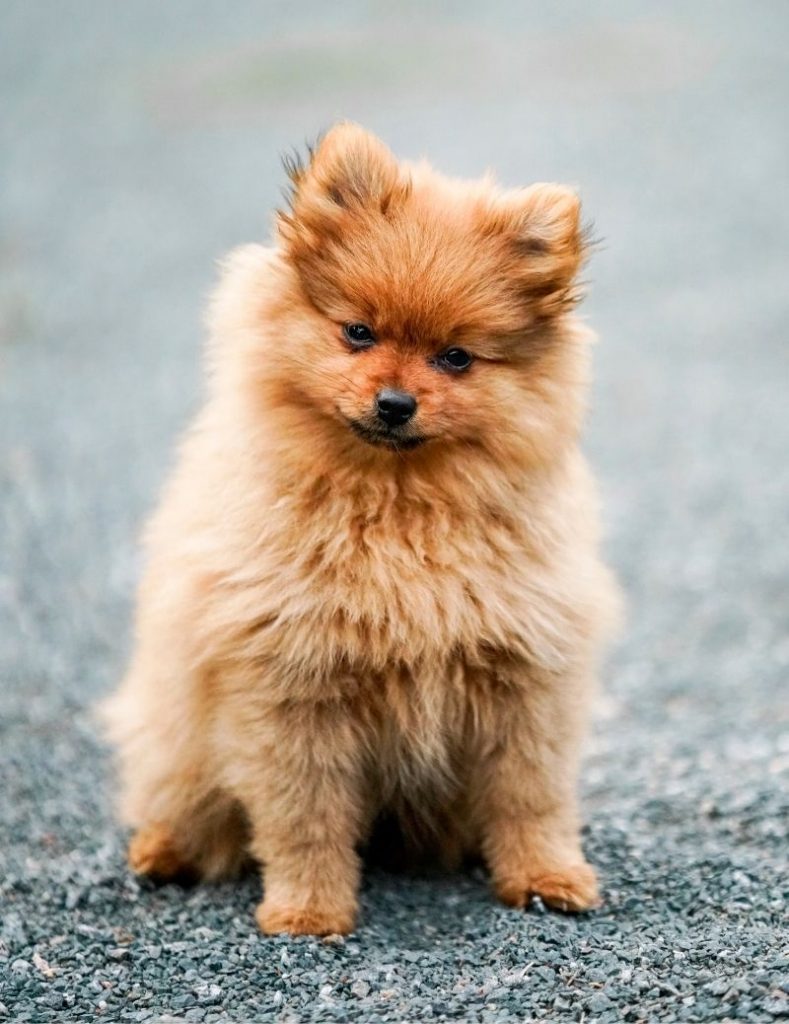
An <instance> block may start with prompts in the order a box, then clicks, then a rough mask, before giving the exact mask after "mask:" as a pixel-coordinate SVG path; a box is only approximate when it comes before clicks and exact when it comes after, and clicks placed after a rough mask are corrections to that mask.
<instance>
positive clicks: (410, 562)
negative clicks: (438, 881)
mask: <svg viewBox="0 0 789 1024" xmlns="http://www.w3.org/2000/svg"><path fill="white" fill-rule="evenodd" d="M288 170H289V172H290V176H291V179H292V183H293V190H292V195H291V199H290V208H289V210H288V211H287V212H283V213H280V215H279V219H278V231H277V239H276V244H275V246H274V247H273V248H263V247H261V246H258V245H250V246H247V247H244V248H242V249H239V250H238V251H236V252H234V253H233V254H232V255H231V256H230V258H229V259H228V260H227V263H226V265H225V268H224V274H223V280H222V282H221V284H220V286H219V289H218V291H217V293H216V296H215V299H214V302H213V305H212V308H211V316H210V325H211V343H210V347H209V353H208V367H209V395H208V399H207V402H206V405H205V407H204V409H203V410H202V412H201V413H200V415H199V416H198V418H197V421H196V422H195V424H194V425H193V426H192V428H191V430H190V431H189V433H188V434H187V436H186V439H185V442H184V444H183V447H182V450H181V454H180V460H179V463H178V467H177V469H176V471H175V474H174V476H173V478H172V480H171V481H170V483H169V486H168V487H167V490H166V492H165V496H164V500H163V502H162V505H161V507H160V509H159V511H158V512H157V514H156V515H155V517H154V519H153V522H152V523H151V525H150V528H149V531H148V535H147V550H148V568H147V572H146V575H145V578H144V580H143V583H142V586H141V589H140V596H139V609H138V620H137V648H136V652H135V654H134V659H133V663H132V665H131V668H130V670H129V673H128V676H127V677H126V680H125V682H124V683H123V685H122V687H121V689H120V691H119V692H118V693H117V694H116V695H115V696H114V697H112V698H111V699H110V701H109V703H108V705H107V708H106V714H107V719H108V721H109V723H110V728H111V734H112V736H113V738H114V740H115V741H116V743H117V744H118V745H119V748H120V761H121V773H122V801H121V808H122V815H123V818H124V820H125V821H126V822H128V823H129V824H131V825H133V826H134V828H135V829H136V832H135V834H134V837H133V839H132V841H131V846H130V848H129V861H130V864H131V866H132V868H133V869H134V870H135V871H137V872H140V873H143V874H151V875H157V876H160V877H170V876H173V875H175V874H176V873H179V872H181V871H184V870H189V871H192V872H195V873H198V874H199V875H201V876H203V877H206V878H216V877H218V876H220V875H223V874H226V873H228V872H231V871H233V870H234V869H236V868H238V866H239V865H240V864H241V863H242V862H243V860H244V859H245V857H246V856H247V855H249V854H251V855H252V856H254V858H255V859H256V860H257V861H259V863H260V864H261V865H262V867H263V872H264V878H265V898H264V900H263V902H262V903H261V904H260V906H259V908H258V911H257V920H258V923H259V925H260V927H261V928H262V929H263V931H265V932H291V933H293V934H300V933H310V934H318V935H320V934H326V933H332V932H348V931H350V930H351V929H352V928H353V927H354V921H355V917H356V910H357V888H358V885H359V872H360V858H359V850H360V848H362V847H363V845H364V843H365V841H366V840H367V839H368V838H369V836H370V834H371V830H372V827H373V824H374V822H375V821H376V819H378V818H379V817H380V816H382V815H383V814H386V815H388V816H390V817H391V816H394V817H395V818H396V819H397V820H398V821H399V823H400V826H401V829H402V832H403V834H404V836H405V837H406V839H407V840H408V841H409V842H410V843H411V845H413V846H414V847H418V848H421V849H424V848H428V847H429V848H432V849H435V850H437V851H439V853H440V854H441V855H442V856H443V857H444V859H445V860H449V861H452V860H457V858H458V857H460V856H461V855H463V854H464V853H473V852H478V853H481V854H482V856H483V857H484V859H485V860H486V862H487V864H488V866H489V868H490V872H491V875H492V878H493V885H494V887H495V890H496V893H497V894H498V896H499V897H500V898H501V899H502V900H503V901H504V902H505V903H508V904H510V905H512V906H515V907H523V906H524V905H525V904H526V903H527V902H528V900H529V898H530V896H532V895H535V894H536V895H539V896H540V897H542V899H543V900H544V901H545V902H546V903H547V904H549V905H550V906H553V907H559V908H561V909H563V910H586V909H588V908H590V907H594V906H595V905H596V904H597V902H598V888H597V882H596V879H595V873H594V871H593V870H592V868H591V867H590V866H589V865H588V864H587V863H586V862H585V860H584V857H583V853H582V851H581V845H580V841H579V832H578V828H579V825H578V814H577V805H576V797H575V785H576V774H577V760H578V753H579V743H580V739H581V734H582V731H583V726H584V722H585V719H586V717H587V710H588V704H589V698H590V695H591V692H592V690H593V685H594V677H595V671H596V665H597V662H598V657H599V654H600V650H601V646H602V644H603V642H604V640H605V637H606V635H607V634H608V632H609V628H610V626H611V623H612V618H613V613H614V610H615V605H616V590H615V587H614V585H613V584H612V581H611V578H610V577H609V574H608V572H607V571H606V569H605V568H604V566H603V565H602V564H601V563H600V561H599V560H598V551H597V546H598V538H597V526H596V509H595V494H594V487H593V482H592V479H591V477H590V474H589V472H588V470H587V467H586V465H585V463H584V461H583V458H582V456H581V455H580V453H579V451H578V447H577V438H578V432H579V425H580V422H581V417H582V412H583V404H584V392H585V390H586V378H587V364H588V352H587V349H588V343H589V338H588V335H587V332H586V331H584V330H583V329H582V328H581V327H580V326H579V324H578V322H577V321H576V320H575V319H574V318H573V316H572V309H573V304H574V302H575V300H576V298H577V293H576V289H575V286H574V282H575V278H576V274H577V272H578V269H579V265H580V264H581V261H582V259H583V256H584V247H583V240H582V233H581V230H580V228H579V203H578V199H577V198H576V196H575V195H574V194H573V193H572V192H570V191H569V190H568V189H566V188H563V187H561V186H558V185H534V186H532V187H530V188H526V189H519V190H512V191H504V190H501V189H498V188H496V187H495V186H494V185H493V184H492V182H491V181H489V180H483V181H481V182H473V183H469V182H460V181H452V180H448V179H446V178H444V177H442V176H441V175H439V174H437V173H436V172H435V171H433V170H432V169H431V168H430V167H429V166H427V165H425V164H417V165H405V164H398V163H397V162H396V161H395V159H394V157H393V156H392V155H391V153H390V152H389V151H388V150H387V149H386V148H385V147H384V146H383V145H382V144H381V143H380V142H379V141H378V140H377V139H375V138H374V137H373V136H371V135H369V134H367V133H366V132H364V131H363V130H362V129H360V128H358V127H356V126H354V125H350V124H341V125H339V126H337V127H335V128H334V129H333V130H332V131H330V132H329V134H328V135H327V136H326V137H325V138H324V140H323V142H322V143H321V144H320V146H319V147H318V148H317V150H316V151H315V152H314V153H312V154H311V158H310V160H309V162H308V164H307V165H306V166H302V165H301V164H299V163H297V162H293V163H292V164H291V165H290V166H289V168H288Z"/></svg>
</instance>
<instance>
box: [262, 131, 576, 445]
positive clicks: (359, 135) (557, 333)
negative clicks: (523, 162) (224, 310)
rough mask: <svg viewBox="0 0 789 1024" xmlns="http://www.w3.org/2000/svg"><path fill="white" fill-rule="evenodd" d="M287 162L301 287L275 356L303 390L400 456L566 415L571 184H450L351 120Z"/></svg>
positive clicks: (335, 417) (289, 246)
mask: <svg viewBox="0 0 789 1024" xmlns="http://www.w3.org/2000/svg"><path fill="white" fill-rule="evenodd" d="M286 166H287V168H288V171H289V175H290V178H291V183H292V191H291V194H290V197H289V198H290V203H289V208H288V209H287V210H286V211H283V212H281V213H280V214H279V218H278V230H279V236H280V244H281V249H282V253H283V256H284V259H285V261H286V263H287V264H288V265H289V266H290V267H291V268H292V270H293V271H294V272H295V275H296V277H297V279H298V282H299V289H300V294H301V295H302V297H303V298H302V302H301V304H300V305H298V304H297V305H298V308H293V307H291V308H290V309H289V311H288V312H287V314H285V319H286V320H287V319H288V318H290V321H291V326H290V327H289V328H288V327H287V326H284V325H283V328H282V330H284V336H283V337H281V345H282V346H283V348H282V352H281V355H282V359H283V360H284V364H283V365H287V366H288V367H289V370H288V372H290V373H292V375H293V377H294V380H297V384H298V386H297V387H295V389H294V390H295V391H297V392H298V395H299V400H300V401H307V402H309V403H311V404H312V405H313V407H314V409H315V411H316V412H320V413H322V414H324V416H328V417H329V418H330V419H332V421H333V422H334V423H335V424H337V423H338V422H341V423H342V424H343V427H344V429H346V430H347V431H349V432H351V433H352V434H353V435H354V436H355V438H357V439H358V444H360V445H373V446H378V447H379V448H380V449H382V450H384V451H385V450H387V449H388V450H391V451H396V452H399V453H403V452H411V451H414V452H415V451H417V450H423V449H427V448H434V447H435V446H439V445H440V446H444V447H446V446H448V445H451V444H453V443H460V444H463V445H477V444H481V445H491V444H492V445H495V444H497V443H502V442H503V441H504V440H505V439H506V440H507V441H512V440H513V439H515V438H517V439H519V443H521V444H523V445H526V446H528V445H529V444H536V445H539V444H540V438H541V437H542V436H543V435H546V431H548V432H550V431H551V430H554V429H555V428H556V427H557V425H558V424H559V421H560V420H561V421H562V423H564V421H565V420H567V418H568V409H572V410H573V415H575V409H576V406H577V404H578V403H577V402H576V401H575V393H576V392H577V391H578V389H579V387H580V384H581V381H580V380H579V376H582V373H581V374H579V372H578V367H579V363H578V360H577V359H575V358H574V359H572V360H570V362H568V360H567V358H566V357H565V355H564V354H563V353H562V348H571V347H572V344H573V342H572V340H568V338H567V337H566V335H567V332H566V331H563V329H562V328H563V325H564V324H565V323H566V321H567V316H566V314H567V313H568V311H569V310H570V308H571V307H572V305H573V303H574V302H575V300H576V298H577V294H576V287H575V279H576V275H577V272H578V269H579V266H580V264H581V262H582V259H583V255H584V246H583V237H582V232H581V229H580V226H579V201H578V198H577V196H576V195H575V194H574V193H573V192H572V191H571V190H569V189H567V188H564V187H562V186H559V185H545V184H543V185H533V186H531V187H529V188H525V189H519V190H502V189H500V188H498V187H496V186H495V184H494V183H493V182H492V181H491V180H490V179H489V178H485V179H483V180H481V181H475V182H463V181H454V180H450V179H447V178H444V177H443V176H441V175H439V174H437V173H436V172H435V171H433V170H432V169H431V168H430V167H429V166H427V165H426V164H417V165H408V164H399V163H398V162H397V161H396V160H395V158H394V157H393V156H392V154H391V153H390V152H389V150H388V149H387V148H386V147H385V146H384V145H383V144H382V143H381V142H379V141H378V139H376V138H375V137H374V136H372V135H370V134H369V133H367V132H365V131H364V130H362V129H361V128H359V127H357V126H355V125H351V124H340V125H338V126H336V127H335V128H333V129H332V130H331V131H330V132H329V133H328V134H327V135H326V136H325V137H324V139H323V140H322V142H321V143H320V145H319V146H318V147H317V148H316V149H315V150H314V151H313V152H311V154H310V158H309V161H308V162H306V163H301V162H300V161H288V162H286ZM295 318H298V319H299V321H300V322H299V323H298V325H297V324H296V323H295ZM570 364H572V366H571V365H570ZM563 406H564V409H563V408H562V407H563ZM565 426H566V424H565Z"/></svg>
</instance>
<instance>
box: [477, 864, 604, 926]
mask: <svg viewBox="0 0 789 1024" xmlns="http://www.w3.org/2000/svg"><path fill="white" fill-rule="evenodd" d="M496 895H497V896H498V898H499V899H500V900H501V902H502V903H506V904H507V906H509V907H520V908H523V907H526V906H528V904H529V901H530V900H531V898H532V897H533V896H539V897H540V899H541V900H542V902H543V903H544V904H545V905H546V906H547V907H550V908H551V909H552V910H563V911H565V912H566V913H575V914H577V913H582V912H583V911H585V910H594V909H595V908H596V907H599V906H600V889H599V886H598V884H597V875H596V874H595V871H594V868H592V867H591V866H590V865H589V864H586V863H584V862H580V863H577V864H567V865H562V866H561V867H556V868H547V867H546V868H545V869H540V870H537V871H534V872H531V873H530V874H529V876H528V877H527V878H526V879H505V880H501V881H498V882H497V883H496Z"/></svg>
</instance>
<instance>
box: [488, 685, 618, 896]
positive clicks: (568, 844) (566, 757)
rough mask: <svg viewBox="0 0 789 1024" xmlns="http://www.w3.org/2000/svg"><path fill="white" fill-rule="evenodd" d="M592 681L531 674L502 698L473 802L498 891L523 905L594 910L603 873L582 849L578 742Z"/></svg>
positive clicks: (499, 894) (500, 894) (498, 893)
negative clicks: (536, 901) (534, 902)
mask: <svg viewBox="0 0 789 1024" xmlns="http://www.w3.org/2000/svg"><path fill="white" fill-rule="evenodd" d="M590 690H591V681H587V679H586V678H585V677H578V678H568V677H561V676H555V677H550V676H547V674H546V675H542V674H540V675H537V674H532V676H531V678H530V679H529V680H528V683H527V684H526V685H524V686H522V687H518V688H517V689H516V690H514V691H513V692H511V694H510V696H509V698H508V699H507V700H506V701H504V703H503V705H502V709H501V715H500V718H499V721H498V728H497V736H496V738H495V742H494V743H493V745H492V747H491V748H490V749H489V750H488V752H487V753H486V755H485V756H484V757H483V758H482V762H481V764H480V766H479V771H478V772H477V773H476V775H475V780H474V783H473V787H472V789H473V792H472V796H473V806H474V807H475V809H476V817H477V823H478V827H479V830H480V832H481V836H482V848H483V854H484V856H485V859H486V861H487V863H488V866H489V868H490V871H491V875H492V878H493V885H494V888H495V890H496V894H497V895H498V897H499V899H501V900H502V902H504V903H507V904H508V905H510V906H515V907H523V906H525V905H526V903H527V902H528V901H529V898H530V897H531V896H540V897H541V898H542V900H543V901H544V902H545V903H546V904H548V905H549V906H551V907H554V908H556V909H559V910H566V911H581V910H589V909H591V908H592V907H595V906H597V905H598V903H599V893H598V887H597V878H596V875H595V872H594V869H593V868H592V867H591V866H590V865H589V864H587V862H586V860H585V859H584V855H583V852H582V849H581V841H580V831H579V822H578V811H577V798H576V792H575V790H576V776H577V764H578V755H579V747H580V742H581V738H582V733H583V725H584V720H585V718H586V712H587V706H588V696H589V691H590Z"/></svg>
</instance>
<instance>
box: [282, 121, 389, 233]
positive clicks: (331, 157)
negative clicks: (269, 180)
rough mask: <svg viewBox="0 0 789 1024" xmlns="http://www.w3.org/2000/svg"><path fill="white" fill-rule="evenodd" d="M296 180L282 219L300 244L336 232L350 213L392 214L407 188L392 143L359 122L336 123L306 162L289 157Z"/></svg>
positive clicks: (292, 177)
mask: <svg viewBox="0 0 789 1024" xmlns="http://www.w3.org/2000/svg"><path fill="white" fill-rule="evenodd" d="M284 163H285V169H286V171H287V172H288V176H289V178H290V181H291V192H290V195H289V197H288V198H289V207H290V209H289V210H286V211H280V213H279V215H278V225H279V230H280V234H281V236H282V237H283V239H284V240H285V242H286V243H287V244H290V245H291V246H295V247H297V248H298V247H299V246H300V245H301V246H303V245H305V244H307V245H310V243H312V244H315V243H316V242H319V240H320V239H321V238H322V237H325V236H326V235H327V234H328V235H332V234H336V233H337V232H338V231H339V230H340V229H341V228H342V226H343V225H344V224H346V223H347V220H348V218H349V217H352V216H354V215H359V214H360V213H377V214H382V215H384V216H385V215H386V213H387V211H388V210H389V208H390V205H391V203H392V202H393V200H394V199H395V198H396V196H397V195H398V194H399V193H400V192H402V183H401V180H400V175H399V172H398V166H397V161H396V160H395V158H394V156H393V155H392V154H391V152H390V151H389V150H388V149H387V148H386V146H385V145H384V144H383V143H382V142H381V141H380V140H379V139H377V138H376V137H375V136H374V135H371V134H370V133H369V132H366V131H365V130H364V129H363V128H360V127H359V125H356V124H351V123H348V122H342V123H340V124H337V125H335V126H334V127H333V128H332V129H331V130H330V131H329V132H328V133H327V134H326V135H325V136H324V137H323V139H322V140H321V141H320V142H319V144H318V145H317V147H315V148H314V149H310V150H309V159H308V161H307V162H306V163H304V162H302V161H301V160H299V159H298V158H286V159H285V161H284Z"/></svg>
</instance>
